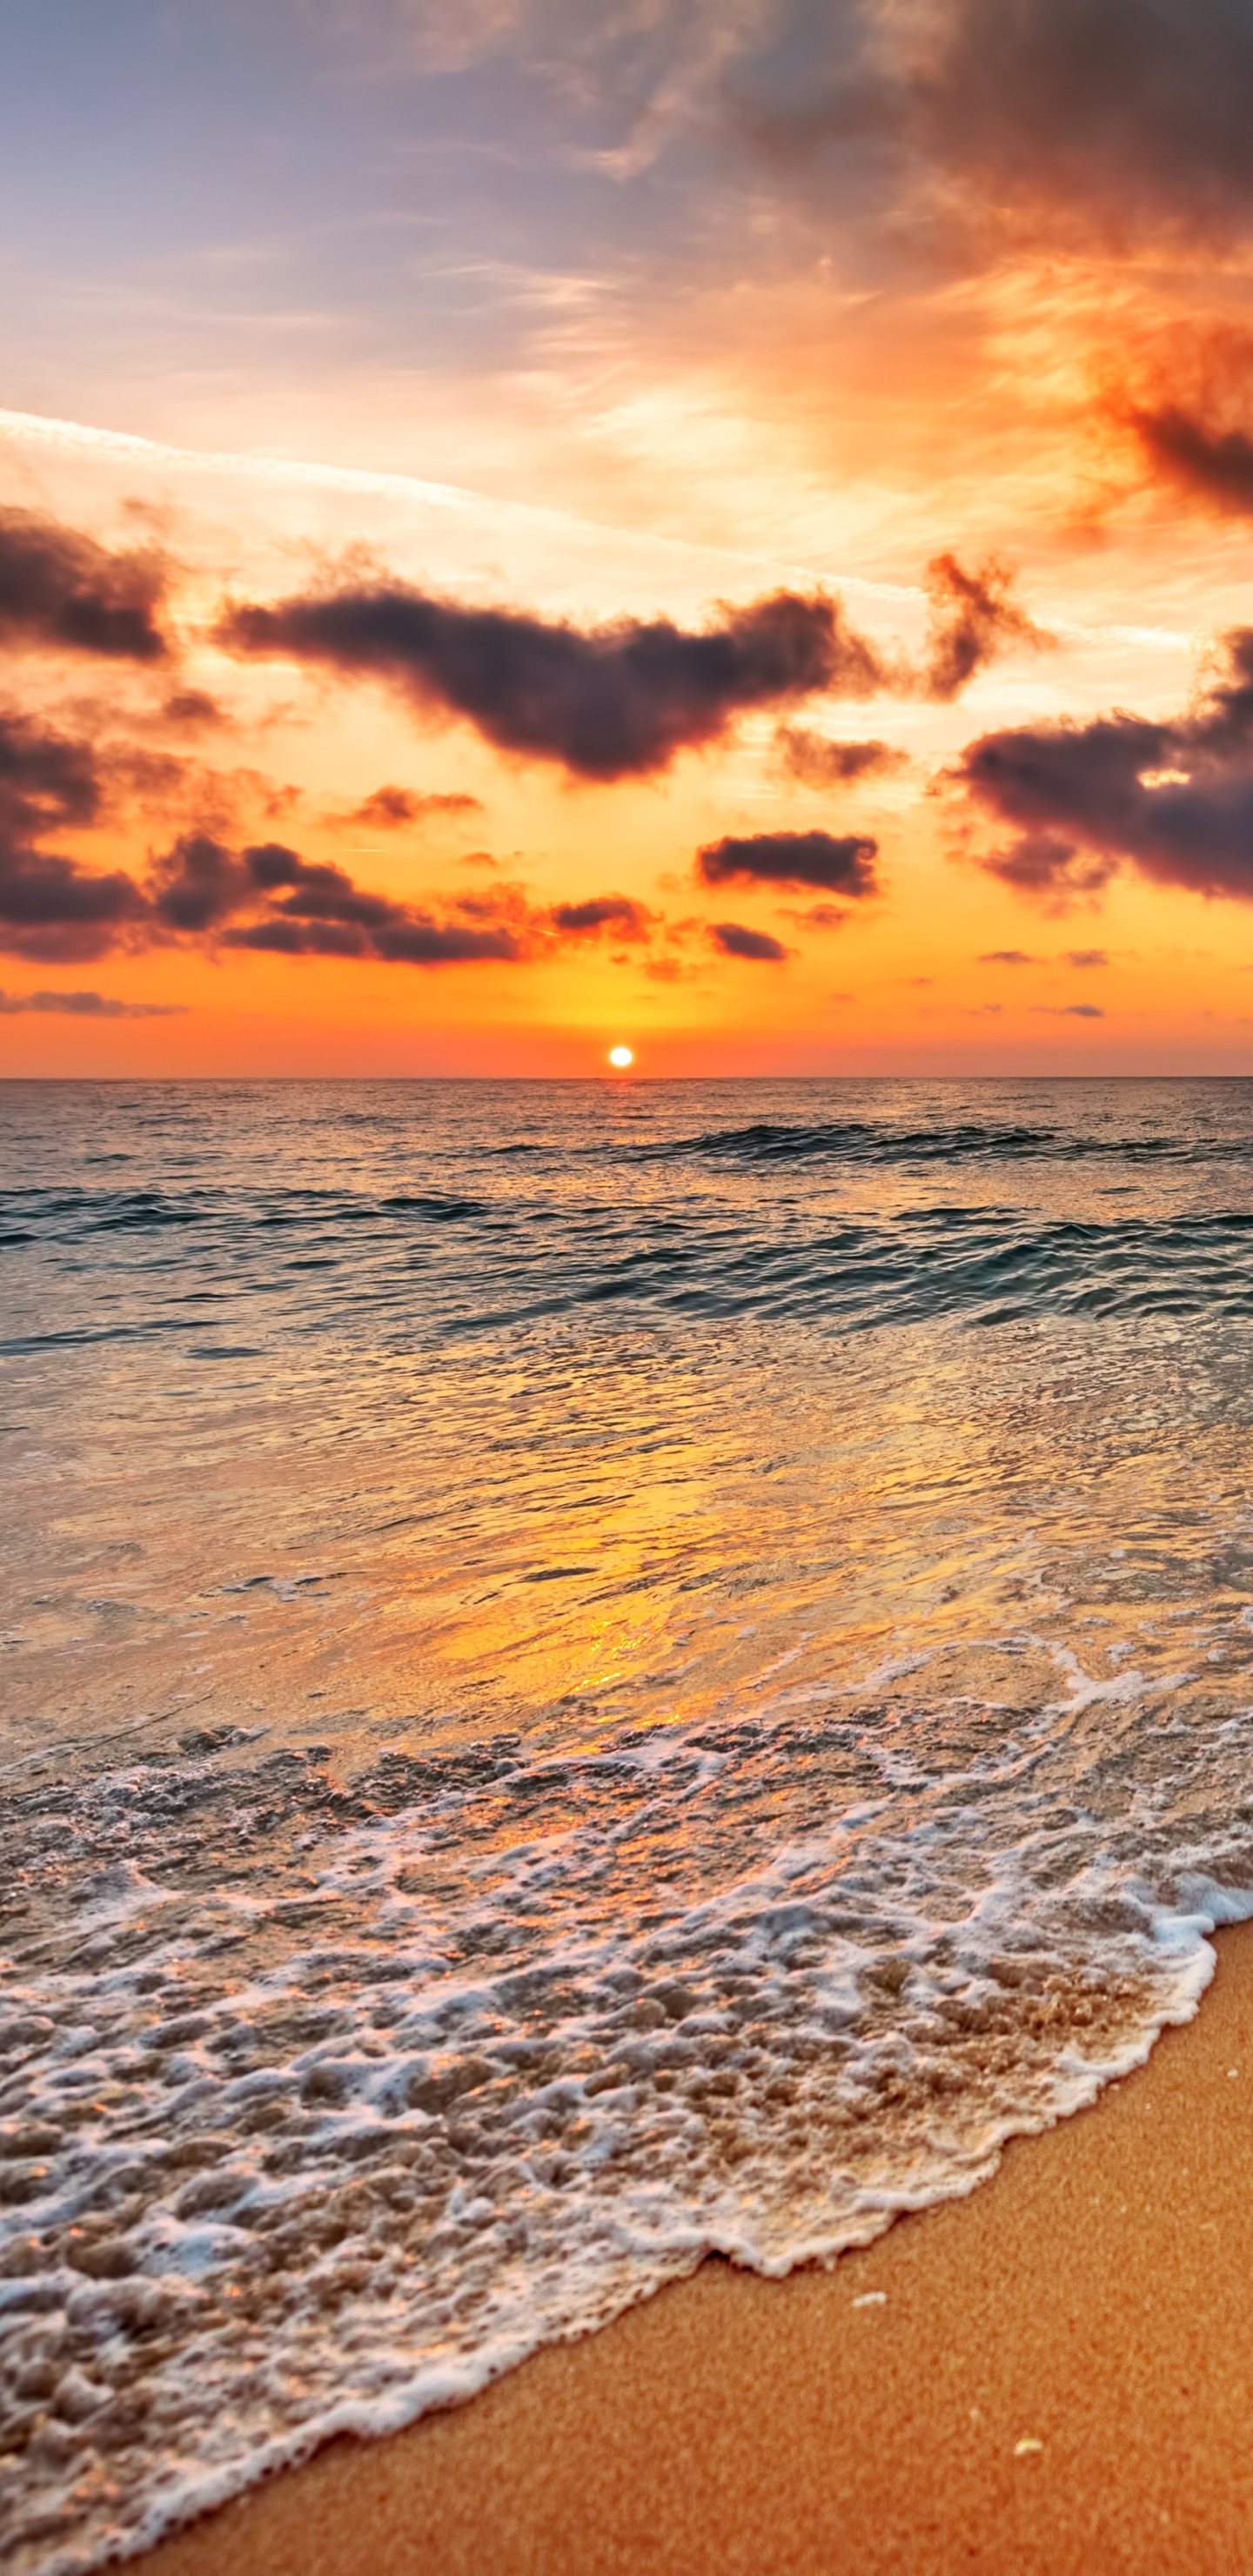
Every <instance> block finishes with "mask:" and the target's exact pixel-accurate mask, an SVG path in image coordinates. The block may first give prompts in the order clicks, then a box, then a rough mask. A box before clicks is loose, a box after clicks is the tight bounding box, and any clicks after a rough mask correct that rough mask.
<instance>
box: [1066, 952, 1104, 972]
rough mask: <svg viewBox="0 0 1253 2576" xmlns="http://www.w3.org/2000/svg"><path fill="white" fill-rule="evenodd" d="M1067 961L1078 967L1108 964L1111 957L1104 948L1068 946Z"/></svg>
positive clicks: (1069, 964)
mask: <svg viewBox="0 0 1253 2576" xmlns="http://www.w3.org/2000/svg"><path fill="white" fill-rule="evenodd" d="M1066 963H1067V965H1068V966H1076V967H1084V966H1108V964H1109V959H1108V957H1107V956H1106V953H1105V950H1104V949H1103V948H1068V949H1067V951H1066Z"/></svg>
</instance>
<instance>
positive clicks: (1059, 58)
mask: <svg viewBox="0 0 1253 2576" xmlns="http://www.w3.org/2000/svg"><path fill="white" fill-rule="evenodd" d="M724 86H725V87H726V88H728V89H729V90H731V91H733V93H734V94H735V95H736V96H737V97H738V99H739V101H740V122H741V130H742V131H743V132H744V134H745V135H746V136H747V137H749V138H751V139H752V140H753V141H755V142H756V143H757V145H758V148H759V149H761V150H762V151H764V152H765V153H766V154H767V155H768V156H769V159H770V162H771V166H772V170H773V172H774V173H775V174H776V178H777V177H778V175H779V174H783V175H784V176H785V177H786V176H790V177H791V179H792V183H793V184H794V185H806V184H807V185H808V186H809V187H810V189H812V188H813V186H814V184H815V181H816V180H820V179H821V178H823V177H825V178H826V179H827V180H828V182H829V184H831V185H833V186H834V187H835V189H836V190H837V191H838V192H839V193H840V194H842V195H843V196H844V197H845V198H846V199H848V200H850V201H851V202H852V204H853V205H855V206H858V207H864V206H865V205H866V204H867V203H868V202H873V201H874V198H875V196H876V195H877V197H878V200H879V202H880V203H881V204H883V203H886V204H888V205H890V206H892V207H894V208H895V209H896V211H897V213H898V215H899V213H900V210H901V209H902V207H903V206H908V205H912V209H913V212H914V215H915V218H916V219H923V218H929V230H930V233H931V235H932V237H934V232H935V228H936V224H937V222H942V221H943V219H944V218H945V217H947V218H948V223H949V229H950V233H951V231H952V229H953V227H954V226H955V225H960V226H961V227H962V228H963V230H964V232H965V237H966V240H967V244H968V246H969V248H970V251H971V253H972V255H973V256H975V257H978V256H980V255H984V256H986V255H988V253H989V252H990V251H991V250H992V249H994V247H995V244H996V241H997V238H998V236H1000V235H1003V234H1004V233H1005V232H1007V231H1009V232H1010V233H1018V234H1021V233H1022V232H1023V231H1028V232H1030V233H1032V234H1035V235H1042V236H1043V237H1044V238H1046V239H1050V238H1051V239H1060V240H1062V241H1065V242H1069V243H1072V244H1076V245H1083V244H1090V243H1092V242H1094V241H1095V242H1098V243H1102V244H1106V245H1113V246H1115V247H1118V246H1121V245H1123V244H1125V243H1126V242H1127V240H1128V238H1129V237H1133V236H1136V235H1141V234H1146V233H1147V234H1149V235H1156V234H1162V233H1165V234H1170V233H1183V234H1201V235H1205V234H1216V233H1225V232H1229V231H1231V230H1233V229H1235V230H1238V229H1239V228H1240V227H1241V226H1242V225H1243V224H1245V223H1246V222H1247V220H1248V216H1249V213H1250V209H1251V208H1253V167H1251V166H1250V158H1249V152H1248V132H1249V127H1250V122H1251V121H1253V25H1250V21H1249V16H1248V11H1247V8H1246V7H1245V6H1244V5H1243V0H1234V5H1233V0H926V5H922V6H914V7H905V8H883V7H874V6H867V7H865V8H859V7H856V6H844V7H832V6H831V5H829V0H827V5H822V0H782V5H781V6H780V7H779V8H777V9H775V10H772V11H771V12H770V13H769V18H768V32H767V30H765V29H763V30H762V32H761V33H760V34H758V35H757V37H756V41H755V42H754V34H753V28H752V22H749V25H748V27H747V28H746V31H745V41H744V43H743V46H742V50H741V60H740V63H739V64H738V65H737V67H736V70H735V72H734V73H733V74H731V75H730V76H728V77H727V79H726V80H725V82H724Z"/></svg>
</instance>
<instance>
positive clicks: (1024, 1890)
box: [0, 1081, 1253, 2576]
mask: <svg viewBox="0 0 1253 2576" xmlns="http://www.w3.org/2000/svg"><path fill="white" fill-rule="evenodd" d="M0 1189H2V1197H3V1204H2V1214H0V1282H2V1297H0V1353H2V1358H0V1370H2V1378H3V1385H2V1403H0V1436H2V1439H3V1475H2V1478H0V1570H2V1582H3V1592H2V1597H0V1676H2V1677H3V1722H2V1726H0V1800H2V1803H3V1835H2V1859H0V1907H2V1909H3V1914H2V1919H0V1942H2V1943H3V1945H4V1958H3V1970H2V1984H3V2001H2V2005H0V2158H2V2159H3V2162H2V2163H0V2248H2V2250H0V2367H2V2368H3V2373H4V2379H3V2406H2V2413H0V2428H2V2440H3V2446H4V2447H3V2458H2V2460H0V2476H2V2478H3V2482H4V2483H3V2488H2V2489H0V2493H2V2494H3V2508H2V2512H0V2520H2V2522H3V2525H4V2528H5V2529H6V2532H7V2545H8V2551H9V2557H8V2561H7V2563H8V2565H9V2566H10V2568H11V2569H12V2570H13V2571H14V2576H34V2571H36V2570H38V2571H39V2576H70V2571H75V2570H80V2569H86V2568H89V2567H92V2566H95V2565H98V2564H99V2563H100V2561H101V2560H102V2559H104V2558H105V2557H107V2556H109V2555H110V2554H117V2553H119V2552H123V2553H124V2552H126V2551H130V2550H134V2549H136V2548H138V2547H140V2546H142V2545H144V2544H145V2543H146V2542H148V2541H151V2540H153V2539H154V2538H156V2537H158V2536H159V2535H160V2534H161V2533H162V2532H163V2531H166V2530H168V2529H170V2528H171V2527H172V2526H173V2525H175V2524H176V2523H177V2522H178V2521H179V2520H180V2519H182V2518H184V2517H186V2516H187V2515H188V2514H189V2513H192V2512H194V2511H195V2510H196V2509H197V2508H198V2507H200V2506H202V2505H204V2504H206V2503H208V2502H211V2501H213V2500H215V2499H220V2498H223V2497H225V2496H228V2495H230V2494H232V2493H234V2492H236V2491H237V2490H239V2489H240V2488H241V2487H243V2486H244V2485H246V2484H247V2483H248V2482H249V2481H250V2480H252V2479H254V2478H255V2477H256V2476H257V2475H258V2474H260V2473H261V2472H262V2470H264V2469H265V2468H267V2467H272V2466H275V2465H278V2464H279V2463H281V2462H283V2461H287V2460H292V2459H295V2458H298V2457H300V2456H301V2455H302V2454H304V2453H306V2452H308V2451H309V2450H310V2449H311V2448H312V2447H313V2446H314V2445H315V2444H316V2443H317V2442H318V2441H320V2440H322V2439H324V2438H325V2437H326V2436H327V2435H329V2434H330V2433H331V2432H333V2431H335V2430H336V2429H342V2428H349V2427H351V2428H353V2429H355V2430H357V2431H360V2432H369V2431H382V2430H384V2429H385V2428H387V2427H390V2426H395V2425H399V2424H403V2423H406V2422H409V2421H412V2420H413V2419H414V2418H415V2417H416V2416H418V2415H420V2414H421V2413H422V2412H423V2411H424V2410H425V2409H427V2408H430V2407H432V2406H436V2405H442V2404H446V2403H448V2402H450V2401H452V2400H454V2399H457V2398H460V2397H464V2396H467V2395H469V2394H470V2393H471V2392H472V2391H473V2390H474V2389H476V2388H477V2387H479V2386H480V2385H482V2383H483V2382H484V2381H485V2380H486V2379H488V2378H489V2377H491V2376H493V2375H494V2374H496V2373H498V2372H499V2371H501V2370H503V2369H505V2368H507V2367H508V2366H509V2365H510V2364H512V2363H514V2362H516V2361H518V2360H519V2359H521V2358H522V2356H523V2355H525V2354H526V2353H527V2352H530V2351H532V2350H533V2349H534V2348H535V2347H536V2346H537V2345H538V2344H541V2343H543V2342H545V2341H546V2340H551V2339H553V2338H554V2337H558V2336H565V2335H569V2334H572V2333H575V2332H579V2331H581V2330H583V2329H585V2328H588V2327H591V2326H594V2325H596V2324H597V2323H598V2322H600V2321H602V2320H604V2319H606V2318H608V2317H610V2316H611V2315H613V2314H614V2313H615V2312H616V2311H618V2310H620V2309H621V2308H623V2307H624V2306H626V2305H627V2304H628V2303H630V2302H631V2301H633V2300H636V2299H639V2298H641V2297H643V2296H645V2295H646V2294H647V2293H648V2292H649V2291H650V2290H653V2289H655V2288H656V2287H657V2286H658V2284H660V2283H661V2282H663V2281H665V2280H667V2279H670V2278H673V2277H675V2276H676V2275H678V2274H682V2273H684V2272H686V2271H689V2270H691V2269H692V2267H693V2266H694V2265H695V2264H696V2263H698V2262H699V2261H700V2259H701V2258H702V2256H703V2255H704V2254H706V2253H707V2252H709V2251H710V2250H711V2249H716V2250H719V2251H721V2252H722V2253H724V2254H726V2255H729V2256H730V2257H731V2258H732V2259H733V2260H735V2261H736V2262H739V2263H742V2264H747V2265H751V2266H753V2267H754V2268H755V2269H757V2270H759V2271H762V2272H769V2273H781V2272H784V2271H786V2270H787V2269H788V2268H789V2267H790V2266H792V2265H794V2264H796V2263H799V2262H804V2261H812V2260H817V2261H821V2262H830V2261H832V2260H833V2259H834V2258H835V2257H836V2256H837V2255H838V2253H839V2251H840V2249H841V2248H842V2247H845V2246H849V2245H854V2244H864V2243H865V2242H866V2241H867V2240H868V2239H869V2238H871V2237H873V2236H874V2235H876V2234H877V2233H878V2232H879V2231H880V2230H881V2229H882V2228H883V2227H885V2226H886V2225H888V2224H889V2223H890V2220H891V2218H892V2216H893V2215H894V2213H896V2212H897V2211H899V2210H902V2209H912V2208H917V2207H920V2206H922V2205H925V2204H926V2203H927V2202H930V2201H935V2200H938V2199H942V2198H945V2197H948V2196H951V2195H953V2194H956V2193H962V2192H965V2191H968V2190H969V2189H971V2188H972V2187H973V2186H974V2185H975V2184H976V2183H977V2182H978V2181H979V2180H980V2179H981V2178H982V2177H984V2176H986V2175H987V2174H989V2173H990V2172H991V2171H992V2169H993V2168H994V2165H995V2162H996V2159H997V2155H998V2151H999V2149H1000V2146H1001V2144H1002V2142H1003V2141H1004V2140H1005V2139H1006V2137H1008V2136H1009V2135H1011V2134H1012V2133H1013V2132H1015V2131H1020V2130H1026V2129H1032V2128H1038V2127H1040V2126H1042V2125H1043V2124H1045V2123H1047V2122H1048V2121H1050V2120H1052V2119H1054V2118H1056V2117H1057V2116H1058V2115H1059V2114H1060V2113H1063V2112H1065V2111H1068V2110H1071V2109H1074V2108H1076V2107H1077V2106H1079V2105H1080V2104H1082V2103H1084V2102H1087V2101H1089V2100H1091V2098H1092V2097H1093V2095H1094V2094H1095V2093H1096V2092H1097V2090H1098V2089H1099V2087H1100V2086H1101V2085H1102V2084H1103V2083H1104V2082H1106V2081H1107V2080H1108V2079H1109V2078H1110V2076H1111V2075H1113V2074H1116V2073H1117V2072H1119V2071H1120V2070H1123V2069H1126V2068H1128V2067H1130V2066H1132V2065H1134V2064H1135V2063H1136V2062H1137V2061H1138V2060H1139V2059H1141V2058H1142V2057H1143V2056H1144V2054H1145V2053H1146V2051H1147V2049H1148V2047H1149V2046H1150V2045H1151V2043H1152V2040H1153V2038H1154V2036H1155V2034H1156V2033H1157V2032H1158V2031H1159V2030H1160V2028H1161V2026H1162V2024H1163V2022H1165V2021H1168V2020H1171V2019H1180V2018H1183V2017H1186V2015H1187V2014H1188V2013H1189V2012H1191V2011H1192V2010H1193V2009H1194V2008H1195V2004H1196V2000H1197V1998H1198V1996H1199V1994H1200V1993H1201V1991H1202V1989H1203V1987H1204V1984H1205V1982H1206V1979H1207V1976H1208V1974H1209V1972H1210V1969H1211V1967H1212V1951H1211V1950H1210V1948H1209V1946H1208V1943H1207V1941H1206V1938H1205V1935H1206V1934H1207V1932H1209V1931H1210V1930H1211V1929H1212V1928H1213V1927H1214V1925H1215V1924H1216V1923H1217V1922H1219V1921H1221V1920H1223V1919H1232V1918H1234V1917H1236V1916H1238V1915H1241V1914H1246V1913H1248V1912H1250V1911H1253V1466H1251V1462H1250V1444H1249V1422H1250V1413H1251V1410H1253V1364H1251V1358H1250V1323H1251V1322H1253V1084H1246V1083H1242V1082H1199V1081H1198V1082H1144V1083H1136V1082H1121V1083H1100V1084H1096V1083H1083V1082H1069V1083H1053V1082H1033V1081H1017V1082H983V1083H971V1084H961V1083H941V1082H896V1083H874V1084H872V1083H856V1082H804V1083H766V1082H755V1083H717V1082H707V1083H693V1084H683V1083H673V1084H653V1083H639V1084H636V1083H633V1082H632V1083H623V1084H609V1083H588V1084H577V1083H564V1084H527V1083H515V1084H500V1085H497V1084H491V1083H448V1084H444V1083H433V1082H421V1083H379V1084H371V1083H342V1084H340V1083H327V1084H316V1083H304V1084H300V1083H293V1084H256V1085H250V1084H229V1083H221V1084H205V1085H200V1084H195V1085H192V1084H188V1085H180V1084H159V1083H153V1084H135V1085H130V1084H125V1083H116V1084H101V1085H93V1084H81V1083H64V1084H22V1083H10V1084H7V1085H5V1086H4V1087H3V1088H2V1089H0Z"/></svg>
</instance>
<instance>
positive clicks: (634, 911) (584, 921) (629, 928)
mask: <svg viewBox="0 0 1253 2576" xmlns="http://www.w3.org/2000/svg"><path fill="white" fill-rule="evenodd" d="M655 919H656V915H655V914H654V913H651V912H649V911H648V910H647V908H646V906H645V905H644V904H642V903H635V902H634V901H633V900H632V898H631V896H630V895H629V894H598V895H592V896H591V897H590V898H589V899H588V901H587V902H586V903H558V904H554V906H553V910H552V921H553V926H554V928H555V929H557V930H560V931H564V932H565V934H566V936H567V937H568V938H573V939H585V938H595V937H596V935H597V934H598V932H600V931H602V930H612V932H613V934H614V937H615V939H631V940H634V939H647V938H648V937H649V936H650V933H651V931H652V929H653V925H654V922H655Z"/></svg>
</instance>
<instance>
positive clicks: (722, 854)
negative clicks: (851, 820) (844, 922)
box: [696, 831, 879, 901]
mask: <svg viewBox="0 0 1253 2576" xmlns="http://www.w3.org/2000/svg"><path fill="white" fill-rule="evenodd" d="M878 855H879V844H878V842H877V841H872V840H870V839H869V838H868V837H867V835H866V834H865V833H864V832H852V833H847V834H845V835H844V836H843V838H840V839H837V838H836V836H835V835H834V834H833V833H831V832H820V831H814V832H753V833H750V834H748V835H746V836H745V837H742V838H737V837H736V835H735V834H728V836H727V837H726V839H725V840H721V841H710V842H708V843H707V844H706V846H705V847H704V849H702V850H700V851H698V853H697V859H696V873H697V875H698V877H700V878H701V880H702V882H703V883H704V884H705V885H707V886H723V885H777V886H790V887H802V886H817V887H819V888H820V889H821V890H822V891H823V892H824V893H828V894H839V895H844V896H846V897H848V898H850V899H854V900H857V901H861V900H862V899H864V898H865V897H867V896H869V895H874V894H877V893H878V891H879V884H878V879H877V877H876V875H875V867H874V863H875V860H876V859H877V857H878Z"/></svg>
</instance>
